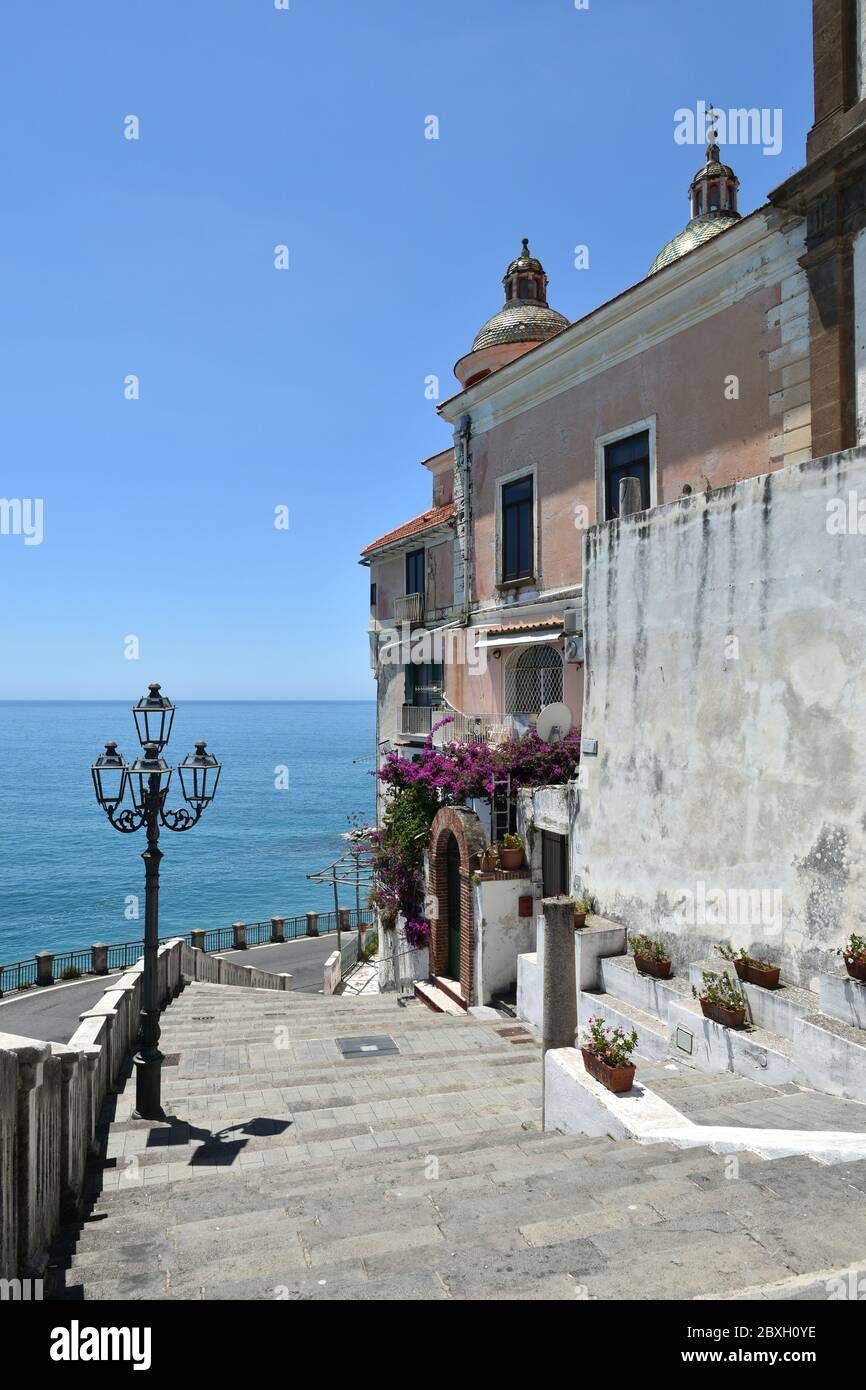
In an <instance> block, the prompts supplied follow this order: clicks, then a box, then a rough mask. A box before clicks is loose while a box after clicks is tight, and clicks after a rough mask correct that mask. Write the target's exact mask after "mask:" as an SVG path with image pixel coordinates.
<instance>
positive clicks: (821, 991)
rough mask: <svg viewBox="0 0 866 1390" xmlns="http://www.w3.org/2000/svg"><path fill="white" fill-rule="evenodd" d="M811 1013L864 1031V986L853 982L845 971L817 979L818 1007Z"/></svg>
mask: <svg viewBox="0 0 866 1390" xmlns="http://www.w3.org/2000/svg"><path fill="white" fill-rule="evenodd" d="M812 1012H813V1013H821V1014H826V1015H827V1016H828V1017H829V1018H836V1019H839V1021H840V1022H841V1023H846V1024H847V1025H848V1027H849V1028H863V1029H866V985H864V984H861V983H860V981H859V980H854V979H852V978H851V976H850V975H849V974H848V972H847V970H845V969H844V967H843V968H841V969H840V970H839V971H837V972H833V973H830V974H826V975H819V977H818V1006H817V1008H815V1009H814V1010H812Z"/></svg>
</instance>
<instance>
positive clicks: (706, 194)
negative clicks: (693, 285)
mask: <svg viewBox="0 0 866 1390" xmlns="http://www.w3.org/2000/svg"><path fill="white" fill-rule="evenodd" d="M739 188H740V180H739V179H738V178H737V176H736V174H735V173H734V171H733V169H732V168H731V166H730V164H723V163H722V161H721V158H720V156H719V147H718V145H717V144H716V132H715V130H712V131H711V132H710V140H709V144H708V145H707V152H706V158H705V162H704V164H703V166H702V167H701V168H700V169H699V170H698V172H697V173H696V174H695V176H694V178H693V179H692V181H691V183H690V184H689V198H690V200H691V205H692V216H691V221H689V222H687V223H686V225H685V227H684V228H683V230H682V231H681V232H678V233H677V235H676V236H675V237H672V238H671V240H670V241H669V242H668V243H667V245H666V246H663V247H662V249H661V251H659V253H658V255H657V256H656V258H655V260H654V261H653V263H652V265H651V266H650V268H649V270H648V271H647V274H648V275H655V274H656V272H657V271H659V270H663V269H664V267H665V266H666V265H671V264H672V262H673V261H678V260H679V259H680V257H681V256H685V255H687V254H688V252H689V251H694V249H695V247H697V246H702V245H703V243H704V242H705V241H711V240H712V238H713V237H716V236H718V235H719V234H720V233H721V232H726V231H727V230H728V228H729V227H733V226H734V225H735V224H736V223H737V222H739V221H740V213H739V211H738V210H737V194H738V192H739Z"/></svg>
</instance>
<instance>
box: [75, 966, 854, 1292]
mask: <svg viewBox="0 0 866 1390" xmlns="http://www.w3.org/2000/svg"><path fill="white" fill-rule="evenodd" d="M162 1022H163V1037H162V1047H163V1050H164V1051H165V1053H166V1066H165V1070H164V1087H163V1095H164V1103H165V1105H166V1110H167V1113H168V1120H167V1121H166V1122H165V1123H160V1124H153V1123H150V1122H147V1121H140V1120H134V1119H132V1118H131V1111H132V1106H133V1085H134V1083H133V1082H132V1081H131V1080H130V1081H127V1082H126V1084H125V1088H124V1089H123V1091H122V1093H121V1094H119V1095H118V1096H116V1097H114V1098H113V1101H112V1106H111V1107H110V1109H112V1110H113V1112H114V1113H113V1114H106V1115H105V1116H104V1126H103V1131H102V1136H101V1137H102V1140H103V1152H102V1155H101V1158H100V1160H99V1163H98V1165H97V1166H96V1168H95V1170H94V1173H93V1176H92V1182H91V1200H92V1204H93V1205H92V1209H91V1210H90V1211H89V1213H88V1216H87V1217H86V1219H85V1220H84V1221H83V1223H82V1224H81V1225H80V1226H74V1227H67V1228H65V1229H64V1230H63V1231H62V1233H61V1237H60V1239H59V1241H58V1242H57V1245H56V1248H55V1252H54V1270H53V1274H54V1280H55V1296H58V1297H67V1298H81V1297H84V1298H86V1299H110V1298H121V1299H166V1298H168V1299H200V1298H209V1299H260V1300H261V1299H284V1298H288V1299H370V1298H385V1299H388V1298H392V1299H400V1300H402V1299H437V1300H439V1299H449V1298H456V1299H465V1298H499V1299H503V1298H505V1299H566V1300H572V1301H574V1300H582V1299H586V1298H589V1299H595V1298H659V1299H664V1298H673V1299H681V1298H684V1297H701V1296H706V1295H711V1294H712V1295H715V1296H725V1295H727V1296H730V1297H734V1296H737V1294H738V1293H739V1292H740V1291H742V1290H743V1289H744V1288H748V1289H749V1290H750V1293H749V1296H750V1297H760V1296H761V1291H762V1290H768V1291H769V1292H768V1293H767V1295H766V1296H768V1297H774V1298H775V1297H779V1298H781V1297H785V1298H826V1297H828V1295H829V1292H830V1291H831V1290H832V1287H833V1285H832V1282H831V1281H832V1278H833V1272H834V1271H838V1270H840V1269H847V1268H849V1267H851V1266H852V1265H854V1264H855V1263H856V1262H857V1261H859V1260H862V1259H863V1258H864V1252H866V1202H864V1194H866V1163H854V1164H848V1165H839V1166H835V1167H820V1166H819V1165H817V1164H815V1163H813V1162H812V1161H810V1160H808V1159H801V1158H796V1159H780V1160H776V1161H773V1162H765V1161H762V1160H761V1159H759V1158H757V1157H754V1156H752V1155H749V1154H743V1155H739V1156H737V1157H736V1159H732V1158H731V1157H727V1158H726V1157H723V1156H718V1155H715V1154H712V1153H710V1152H709V1151H706V1150H694V1149H691V1150H687V1151H679V1150H676V1149H674V1148H673V1147H672V1146H668V1145H654V1146H648V1147H643V1148H642V1147H640V1146H638V1145H636V1144H633V1143H631V1142H614V1141H612V1140H609V1139H588V1138H580V1137H565V1136H562V1135H557V1134H544V1133H543V1132H542V1131H541V1109H540V1105H541V1087H540V1078H541V1065H540V1052H539V1048H538V1045H537V1043H536V1041H535V1040H534V1039H533V1037H532V1035H531V1034H530V1033H529V1032H527V1031H526V1030H525V1029H523V1028H522V1027H521V1025H519V1024H517V1023H515V1022H514V1021H513V1020H508V1019H505V1018H503V1019H501V1020H496V1019H491V1020H487V1019H485V1020H483V1021H482V1020H479V1019H475V1018H471V1017H469V1016H467V1017H462V1018H456V1019H455V1018H451V1017H448V1016H446V1015H443V1014H435V1013H432V1012H430V1011H429V1010H427V1009H425V1008H424V1006H423V1005H421V1004H419V1003H417V1002H411V1003H405V1004H403V1005H402V1006H401V1004H400V1003H399V1002H398V1000H397V999H396V998H395V997H394V996H393V995H378V996H375V995H374V996H360V997H358V998H345V997H339V996H337V997H333V998H325V997H323V998H316V997H314V996H312V995H295V996H292V995H276V994H274V993H270V992H267V991H247V990H240V989H232V988H230V987H224V986H218V985H204V984H195V985H191V986H189V987H188V988H187V989H186V990H185V991H184V992H183V994H182V995H181V996H180V997H179V998H178V999H177V1000H176V1001H175V1002H174V1003H173V1004H172V1005H171V1007H170V1008H169V1009H168V1010H167V1011H166V1013H165V1014H164V1015H163V1020H162ZM376 1036H385V1037H388V1038H391V1039H393V1041H394V1043H396V1045H397V1047H398V1048H399V1052H398V1053H393V1052H392V1053H390V1054H389V1053H378V1052H373V1051H364V1052H360V1053H357V1052H356V1053H355V1054H354V1055H350V1056H345V1057H344V1056H343V1055H342V1054H341V1052H340V1050H339V1048H338V1046H337V1042H336V1039H338V1038H345V1037H350V1038H356V1039H357V1038H359V1037H360V1038H362V1039H364V1040H366V1041H365V1042H364V1043H362V1044H361V1045H362V1046H368V1047H369V1046H371V1044H370V1042H369V1040H370V1039H371V1038H374V1037H376ZM677 1080H679V1081H681V1083H682V1085H681V1086H680V1087H679V1089H680V1090H682V1089H683V1087H688V1086H693V1087H695V1088H696V1089H697V1090H699V1091H700V1094H699V1095H698V1094H695V1100H694V1104H693V1105H692V1109H693V1110H694V1111H695V1116H697V1113H701V1114H705V1113H707V1112H711V1111H712V1110H713V1103H712V1101H713V1094H714V1091H715V1090H716V1088H717V1087H718V1088H719V1089H718V1097H719V1103H720V1104H722V1105H730V1104H731V1103H737V1104H743V1103H745V1104H748V1105H750V1106H751V1107H753V1108H754V1105H755V1101H756V1097H757V1096H758V1093H759V1092H760V1091H761V1090H763V1089H765V1088H761V1087H758V1088H757V1090H755V1089H754V1085H755V1083H752V1086H753V1089H752V1091H750V1093H749V1095H748V1097H747V1098H746V1100H745V1101H744V1100H743V1093H742V1091H741V1088H738V1089H737V1092H736V1094H733V1093H732V1092H731V1091H730V1085H731V1078H730V1077H718V1078H715V1077H707V1076H699V1075H698V1074H696V1073H688V1074H686V1073H683V1074H682V1077H680V1078H677ZM674 1089H677V1088H676V1087H674ZM766 1089H767V1100H768V1101H770V1100H772V1101H773V1103H774V1104H778V1103H779V1098H778V1096H777V1095H776V1094H775V1093H771V1092H770V1089H769V1088H766ZM671 1098H672V1099H673V1096H672V1095H671ZM674 1103H679V1102H678V1101H675V1102H674ZM801 1104H802V1102H801ZM683 1108H684V1109H685V1108H686V1106H685V1105H684V1106H683ZM804 1213H808V1220H805V1219H804Z"/></svg>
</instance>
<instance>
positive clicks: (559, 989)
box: [541, 897, 577, 1125]
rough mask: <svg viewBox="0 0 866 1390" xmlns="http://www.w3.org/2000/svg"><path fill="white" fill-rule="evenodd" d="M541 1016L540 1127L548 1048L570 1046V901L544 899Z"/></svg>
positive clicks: (573, 994) (573, 1014)
mask: <svg viewBox="0 0 866 1390" xmlns="http://www.w3.org/2000/svg"><path fill="white" fill-rule="evenodd" d="M541 907H542V911H543V913H544V994H543V1001H544V1004H543V1007H544V1013H543V1017H542V1024H541V1067H542V1071H541V1107H542V1125H543V1124H544V1106H545V1085H544V1073H545V1070H546V1067H545V1059H546V1057H547V1054H548V1052H549V1051H550V1050H551V1048H555V1047H574V1035H575V1033H576V1032H577V982H576V979H575V972H574V899H573V898H565V897H560V898H544V899H543V901H542V904H541Z"/></svg>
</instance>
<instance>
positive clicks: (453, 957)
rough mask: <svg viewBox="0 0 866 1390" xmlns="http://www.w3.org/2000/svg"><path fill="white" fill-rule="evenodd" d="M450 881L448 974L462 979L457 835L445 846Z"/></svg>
mask: <svg viewBox="0 0 866 1390" xmlns="http://www.w3.org/2000/svg"><path fill="white" fill-rule="evenodd" d="M445 861H446V866H447V880H448V974H449V975H450V977H451V979H452V980H459V979H460V846H459V844H458V843H457V836H456V835H449V836H448V840H447V842H446V845H445Z"/></svg>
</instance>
